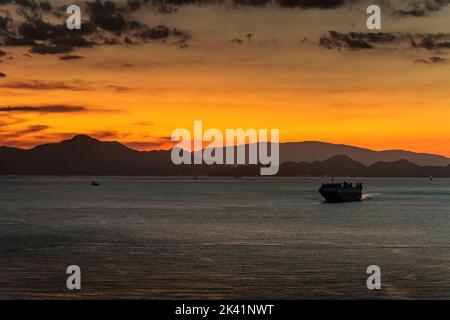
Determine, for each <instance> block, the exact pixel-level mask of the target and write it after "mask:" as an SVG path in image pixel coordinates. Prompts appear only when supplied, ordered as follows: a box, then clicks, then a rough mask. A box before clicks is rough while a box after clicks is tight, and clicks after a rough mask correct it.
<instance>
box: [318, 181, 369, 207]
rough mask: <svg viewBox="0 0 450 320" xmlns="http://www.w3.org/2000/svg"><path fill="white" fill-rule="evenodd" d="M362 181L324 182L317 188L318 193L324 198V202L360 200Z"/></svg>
mask: <svg viewBox="0 0 450 320" xmlns="http://www.w3.org/2000/svg"><path fill="white" fill-rule="evenodd" d="M362 189H363V186H362V183H356V184H355V185H353V184H352V183H348V182H343V183H334V182H332V183H324V184H322V186H321V187H320V188H319V192H320V194H321V195H322V196H323V197H324V198H325V201H326V202H349V201H361V199H362Z"/></svg>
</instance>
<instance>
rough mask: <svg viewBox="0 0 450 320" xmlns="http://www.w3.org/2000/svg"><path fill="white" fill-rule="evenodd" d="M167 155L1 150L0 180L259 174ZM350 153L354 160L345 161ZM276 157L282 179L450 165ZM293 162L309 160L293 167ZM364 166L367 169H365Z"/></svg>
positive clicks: (111, 145)
mask: <svg viewBox="0 0 450 320" xmlns="http://www.w3.org/2000/svg"><path fill="white" fill-rule="evenodd" d="M296 148H298V149H301V150H303V152H304V153H305V154H303V155H301V154H300V153H299V152H298V151H295V150H296ZM307 150H311V152H312V153H314V154H313V155H310V154H307ZM342 150H344V151H346V152H347V154H332V153H333V151H336V152H338V151H342ZM355 150H356V151H355ZM350 151H351V152H353V153H351V152H350ZM383 152H387V153H383ZM170 153H171V151H170V150H169V151H167V150H161V151H136V150H133V149H130V148H128V147H126V146H124V145H123V144H120V143H119V142H115V141H110V142H104V141H99V140H96V139H93V138H91V137H89V136H86V135H78V136H75V137H73V138H72V139H69V140H65V141H62V142H60V143H51V144H44V145H40V146H37V147H35V148H33V149H29V150H23V149H18V148H10V147H0V174H2V175H19V174H21V175H25V174H29V175H149V176H150V175H152V176H178V175H210V176H257V175H259V172H260V171H259V167H258V166H256V165H244V166H231V165H212V166H207V165H180V166H176V165H174V164H173V163H172V161H171V159H170ZM349 153H351V154H352V156H349V155H348V154H349ZM367 154H374V155H377V156H378V157H381V156H380V154H384V156H385V157H387V158H388V159H389V160H387V161H378V162H375V163H372V162H373V161H374V160H373V159H375V158H374V157H375V156H373V157H372V158H367ZM386 154H387V155H389V156H386ZM280 155H281V159H282V164H281V165H280V170H279V175H280V176H299V175H300V176H323V175H335V176H370V177H428V176H435V177H450V165H449V164H448V163H447V164H446V165H442V166H430V165H426V166H420V165H418V164H417V163H413V162H412V161H411V160H410V159H398V158H396V157H394V153H392V152H389V151H382V152H376V151H371V150H366V149H361V148H355V147H349V146H339V145H330V144H324V143H320V142H299V143H287V144H281V145H280ZM328 155H329V157H328ZM400 155H406V156H408V157H410V158H411V157H413V158H414V159H415V160H416V161H418V160H420V161H423V162H424V163H426V160H427V161H430V162H431V163H435V162H434V161H436V162H439V161H442V162H443V163H445V159H447V158H444V157H440V156H435V155H422V154H415V153H411V152H406V151H398V153H397V156H400ZM358 156H359V157H360V158H361V157H363V158H364V157H366V158H364V159H365V163H364V162H363V163H362V161H360V160H358V159H355V158H358ZM389 157H391V158H389ZM322 158H323V159H322ZM286 159H294V161H286ZM297 159H307V160H300V161H295V160H297ZM390 159H394V161H390ZM283 160H284V161H283ZM308 160H309V161H308ZM447 160H448V159H447ZM367 163H370V164H369V165H367Z"/></svg>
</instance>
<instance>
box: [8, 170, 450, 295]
mask: <svg viewBox="0 0 450 320" xmlns="http://www.w3.org/2000/svg"><path fill="white" fill-rule="evenodd" d="M91 180H96V181H98V182H99V183H100V186H98V187H94V186H91V185H90V182H91ZM358 181H362V182H363V184H364V189H365V190H364V191H365V195H364V200H363V201H361V202H353V203H341V204H328V203H324V202H323V201H322V199H321V197H320V195H319V193H318V191H317V190H318V187H319V186H320V184H321V183H322V182H326V181H325V179H320V178H270V179H256V178H255V179H245V178H242V179H234V180H233V179H211V178H209V179H202V178H201V177H200V178H199V180H192V179H187V178H186V179H181V178H179V179H158V178H151V177H149V178H134V177H133V178H131V177H130V178H128V177H17V178H16V179H11V178H10V177H0V298H2V299H5V298H6V299H9V298H82V299H85V298H144V299H181V298H188V299H222V298H223V299H356V298H361V299H394V298H396V299H416V298H437V299H450V180H446V179H435V180H434V181H429V180H427V179H375V178H373V179H372V178H371V179H369V178H363V179H359V180H358ZM69 265H78V266H80V268H81V276H82V280H81V283H82V289H81V290H80V291H68V290H67V288H66V279H67V275H66V268H67V267H68V266H69ZM370 265H378V266H379V267H380V268H381V281H382V288H381V290H379V291H371V290H368V289H367V287H366V279H367V277H368V274H366V269H367V267H368V266H370Z"/></svg>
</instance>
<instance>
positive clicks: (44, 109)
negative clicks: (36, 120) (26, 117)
mask: <svg viewBox="0 0 450 320" xmlns="http://www.w3.org/2000/svg"><path fill="white" fill-rule="evenodd" d="M86 111H89V110H88V109H87V108H86V107H83V106H69V105H48V106H15V107H0V112H38V113H72V112H86Z"/></svg>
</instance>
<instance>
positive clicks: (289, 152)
mask: <svg viewBox="0 0 450 320" xmlns="http://www.w3.org/2000/svg"><path fill="white" fill-rule="evenodd" d="M334 155H345V156H347V157H350V158H352V159H354V160H356V161H359V162H361V163H362V164H364V165H366V166H370V165H372V164H374V163H377V162H380V161H389V162H391V161H398V160H402V159H404V160H408V161H410V162H412V163H415V164H417V165H419V166H447V165H449V164H450V159H449V158H446V157H443V156H440V155H436V154H428V153H415V152H411V151H404V150H385V151H374V150H370V149H364V148H359V147H354V146H348V145H344V144H332V143H325V142H318V141H304V142H287V143H281V144H280V160H281V162H286V161H293V162H302V161H305V162H312V161H316V160H319V161H322V160H326V159H329V158H331V157H332V156H334Z"/></svg>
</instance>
